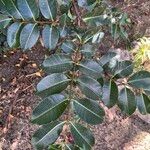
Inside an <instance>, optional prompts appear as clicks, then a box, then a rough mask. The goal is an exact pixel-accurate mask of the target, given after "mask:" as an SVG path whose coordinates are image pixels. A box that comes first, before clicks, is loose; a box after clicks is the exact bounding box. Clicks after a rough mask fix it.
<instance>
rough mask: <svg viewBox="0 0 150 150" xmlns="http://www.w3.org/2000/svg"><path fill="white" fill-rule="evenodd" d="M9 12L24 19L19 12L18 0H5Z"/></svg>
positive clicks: (16, 17)
mask: <svg viewBox="0 0 150 150" xmlns="http://www.w3.org/2000/svg"><path fill="white" fill-rule="evenodd" d="M3 2H4V4H5V6H6V10H7V12H8V13H9V14H10V15H11V16H12V17H13V18H15V19H24V18H23V16H22V15H21V13H20V12H19V10H18V8H17V6H16V1H14V0H3Z"/></svg>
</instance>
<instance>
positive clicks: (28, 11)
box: [17, 0, 39, 20]
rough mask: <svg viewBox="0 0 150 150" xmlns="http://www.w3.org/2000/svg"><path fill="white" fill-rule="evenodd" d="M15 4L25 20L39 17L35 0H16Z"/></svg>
mask: <svg viewBox="0 0 150 150" xmlns="http://www.w3.org/2000/svg"><path fill="white" fill-rule="evenodd" d="M17 4H18V9H19V11H20V13H21V14H22V16H23V18H24V19H25V20H31V19H33V20H36V19H37V18H38V17H39V9H38V7H37V3H36V1H35V0H18V1H17Z"/></svg>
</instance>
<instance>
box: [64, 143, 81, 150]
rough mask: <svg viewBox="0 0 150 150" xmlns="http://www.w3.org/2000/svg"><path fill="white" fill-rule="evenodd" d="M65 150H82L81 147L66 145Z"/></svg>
mask: <svg viewBox="0 0 150 150" xmlns="http://www.w3.org/2000/svg"><path fill="white" fill-rule="evenodd" d="M65 150H81V149H80V148H79V147H77V146H76V145H73V144H66V145H65Z"/></svg>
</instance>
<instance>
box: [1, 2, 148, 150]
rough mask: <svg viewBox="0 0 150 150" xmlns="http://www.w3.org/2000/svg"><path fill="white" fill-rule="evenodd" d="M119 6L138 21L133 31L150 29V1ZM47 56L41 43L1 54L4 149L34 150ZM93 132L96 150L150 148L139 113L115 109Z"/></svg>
mask: <svg viewBox="0 0 150 150" xmlns="http://www.w3.org/2000/svg"><path fill="white" fill-rule="evenodd" d="M112 3H114V1H113V2H112ZM114 5H116V3H114ZM117 5H118V7H120V8H122V10H123V11H125V12H127V13H128V14H129V15H130V16H131V18H132V20H133V21H134V27H133V29H134V30H135V31H132V32H134V33H136V34H137V35H138V36H139V35H140V36H141V35H144V34H145V32H147V31H148V28H149V26H150V18H149V16H150V1H148V0H132V1H130V0H128V1H126V2H120V0H118V3H117ZM136 34H135V35H136ZM43 59H44V50H43V49H42V48H41V46H37V48H34V49H33V50H32V51H29V52H27V53H26V54H25V53H22V52H21V51H20V50H16V51H11V52H9V53H7V54H5V55H3V56H0V138H1V140H0V150H33V148H32V145H31V142H30V140H31V135H32V134H33V132H34V131H35V130H36V129H37V127H36V126H34V125H32V124H31V123H30V116H31V112H32V109H33V108H34V106H35V105H36V104H37V103H38V102H39V99H38V97H36V96H35V94H34V93H35V87H36V84H37V82H38V81H39V80H40V78H41V77H40V76H42V75H43V73H42V72H41V71H40V64H41V62H42V61H43ZM112 114H113V115H112ZM93 131H94V133H95V137H96V145H95V148H94V149H95V150H150V125H149V124H147V123H145V122H144V121H142V120H141V119H140V118H139V117H138V116H137V115H136V114H135V115H133V116H131V117H130V118H127V117H125V116H123V115H122V114H121V113H120V111H119V110H118V109H117V108H113V109H111V110H109V111H108V115H107V116H106V120H105V122H104V123H102V124H101V125H98V126H95V127H93Z"/></svg>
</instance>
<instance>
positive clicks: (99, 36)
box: [92, 31, 105, 44]
mask: <svg viewBox="0 0 150 150" xmlns="http://www.w3.org/2000/svg"><path fill="white" fill-rule="evenodd" d="M104 35H105V34H104V32H100V31H99V32H97V33H96V34H95V35H94V36H93V39H92V43H94V44H96V43H100V42H101V41H102V39H103V37H104Z"/></svg>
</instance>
